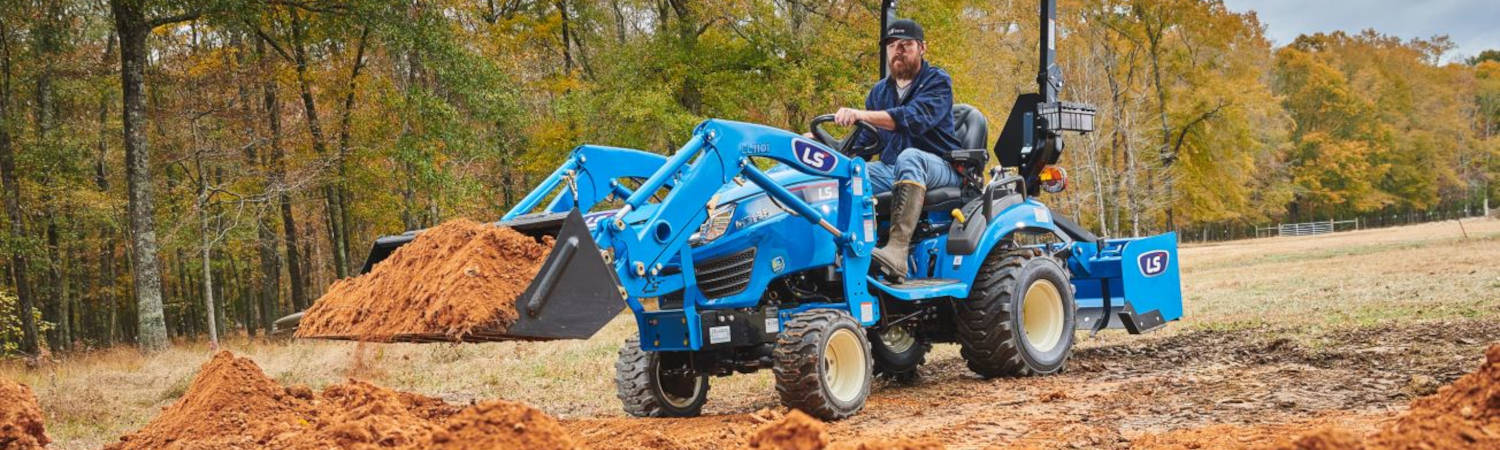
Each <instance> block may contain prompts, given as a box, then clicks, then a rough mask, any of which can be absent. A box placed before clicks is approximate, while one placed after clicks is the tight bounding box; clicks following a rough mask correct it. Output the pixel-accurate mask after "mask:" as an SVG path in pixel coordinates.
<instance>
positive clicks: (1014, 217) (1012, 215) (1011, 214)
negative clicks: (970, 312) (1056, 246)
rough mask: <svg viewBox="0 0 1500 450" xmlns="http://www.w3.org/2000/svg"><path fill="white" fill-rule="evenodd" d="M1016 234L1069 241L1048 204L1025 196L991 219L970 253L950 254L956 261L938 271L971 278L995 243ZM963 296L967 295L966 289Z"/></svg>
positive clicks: (951, 276)
mask: <svg viewBox="0 0 1500 450" xmlns="http://www.w3.org/2000/svg"><path fill="white" fill-rule="evenodd" d="M1016 233H1027V234H1051V235H1053V236H1056V237H1057V238H1058V239H1059V240H1061V241H1062V242H1063V243H1064V245H1063V248H1066V247H1067V244H1068V243H1071V242H1072V238H1069V237H1068V235H1067V234H1066V233H1064V232H1063V231H1062V229H1060V228H1058V226H1057V223H1056V222H1055V221H1054V220H1053V219H1052V210H1051V209H1049V208H1047V205H1044V204H1042V203H1041V202H1038V201H1036V199H1033V198H1027V199H1025V200H1023V201H1022V202H1021V203H1017V204H1015V205H1011V206H1010V207H1009V208H1006V209H1005V210H1003V211H1000V213H999V214H995V217H994V218H993V219H990V221H989V226H988V227H986V228H985V230H984V236H983V237H981V238H980V240H979V245H978V246H977V248H976V250H975V251H974V253H973V254H972V255H968V257H965V256H963V255H953V256H952V257H953V261H954V263H955V264H952V265H951V266H950V265H947V264H944V265H945V266H947V267H942V268H940V269H939V270H940V271H941V272H942V273H943V275H942V276H943V277H944V278H956V279H959V280H973V279H974V277H975V276H977V274H978V273H979V269H980V267H981V266H983V265H984V260H985V258H986V257H988V256H989V254H990V252H991V251H993V250H994V249H995V247H996V246H998V245H1000V244H1001V243H1003V242H1006V241H1007V240H1009V239H1010V238H1011V237H1012V236H1014V235H1015V234H1016ZM964 295H968V290H967V289H965V292H964Z"/></svg>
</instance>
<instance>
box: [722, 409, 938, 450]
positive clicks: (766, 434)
mask: <svg viewBox="0 0 1500 450" xmlns="http://www.w3.org/2000/svg"><path fill="white" fill-rule="evenodd" d="M763 414H765V411H762V412H757V415H763ZM772 415H775V414H772ZM749 444H750V448H753V449H777V450H822V449H830V450H938V449H942V448H944V446H943V444H941V443H938V442H936V441H932V440H924V439H905V438H900V439H863V440H858V441H849V442H832V443H831V444H830V440H829V438H828V424H826V423H823V421H821V420H818V419H816V418H813V417H812V416H809V415H807V414H806V413H803V412H802V411H798V410H795V409H794V410H791V411H789V412H787V413H786V414H785V415H783V416H782V417H781V418H780V419H778V420H775V421H773V422H769V423H766V424H765V425H762V426H761V427H760V428H758V429H756V430H755V434H752V435H751V436H750V441H749Z"/></svg>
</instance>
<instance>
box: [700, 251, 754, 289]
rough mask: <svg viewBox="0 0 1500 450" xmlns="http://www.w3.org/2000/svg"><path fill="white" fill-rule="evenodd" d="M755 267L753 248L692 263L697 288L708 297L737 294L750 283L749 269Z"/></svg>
mask: <svg viewBox="0 0 1500 450" xmlns="http://www.w3.org/2000/svg"><path fill="white" fill-rule="evenodd" d="M754 268H755V249H754V248H749V249H746V250H745V251H742V252H739V253H735V254H733V255H729V256H723V257H719V258H715V259H711V260H707V261H703V262H699V263H696V264H693V270H694V272H696V273H695V274H694V275H695V276H696V277H697V278H698V290H700V291H703V296H704V297H708V298H721V297H728V296H730V295H734V294H738V293H740V292H742V291H744V290H745V286H749V285H750V271H751V270H752V269H754Z"/></svg>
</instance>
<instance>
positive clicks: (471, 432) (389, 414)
mask: <svg viewBox="0 0 1500 450" xmlns="http://www.w3.org/2000/svg"><path fill="white" fill-rule="evenodd" d="M573 447H574V445H573V443H572V441H571V440H570V438H568V436H567V434H566V432H565V431H564V430H563V429H562V426H561V425H559V424H558V423H557V421H556V420H555V419H553V418H552V417H550V416H547V415H546V414H543V413H542V412H540V411H537V410H535V409H532V408H530V407H527V406H525V405H520V404H514V403H508V402H503V401H495V402H490V403H485V404H481V405H478V406H472V407H469V408H462V409H460V408H458V407H455V406H452V405H449V404H447V403H444V402H443V401H442V400H440V399H436V398H432V397H426V396H422V395H417V394H411V393H405V392H397V391H393V390H390V389H386V388H383V387H379V386H375V385H373V384H370V383H366V382H362V381H357V380H350V381H348V382H346V383H342V384H337V385H333V386H329V387H327V388H326V389H324V390H323V392H321V393H316V394H315V393H313V392H312V390H311V389H308V388H307V387H305V386H291V387H287V388H282V387H281V386H278V385H277V384H276V382H275V381H272V380H271V379H270V378H268V377H266V375H265V374H264V373H262V372H261V371H260V368H259V367H257V366H256V365H255V363H254V362H251V361H250V360H249V359H245V358H237V357H235V356H233V355H231V354H230V353H229V352H219V353H218V354H216V355H214V357H213V359H212V360H210V361H209V362H208V363H206V364H204V365H203V368H202V369H201V370H200V372H199V374H198V376H197V378H195V379H194V380H193V383H192V385H191V386H190V387H189V388H188V391H187V393H186V394H184V395H183V397H182V398H181V399H179V400H178V401H177V403H174V404H173V405H172V406H169V407H167V408H166V410H165V411H163V412H162V414H161V416H159V417H157V418H156V420H153V421H152V422H151V423H149V424H147V425H146V426H145V427H144V428H142V429H141V430H140V431H137V432H136V433H134V434H131V435H128V436H125V437H122V438H120V442H118V443H115V444H113V445H110V446H108V447H107V448H110V449H120V450H124V449H147V448H151V449H155V448H227V449H239V448H285V449H327V448H347V449H361V448H399V449H429V448H535V449H562V448H573Z"/></svg>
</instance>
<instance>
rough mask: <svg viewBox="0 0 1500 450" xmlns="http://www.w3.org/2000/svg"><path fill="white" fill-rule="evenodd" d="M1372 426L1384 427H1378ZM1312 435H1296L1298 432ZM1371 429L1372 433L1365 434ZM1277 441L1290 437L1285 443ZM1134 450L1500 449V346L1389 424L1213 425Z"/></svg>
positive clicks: (1144, 442)
mask: <svg viewBox="0 0 1500 450" xmlns="http://www.w3.org/2000/svg"><path fill="white" fill-rule="evenodd" d="M1376 422H1384V423H1383V424H1380V425H1379V426H1378V427H1376V426H1375V423H1376ZM1306 429H1313V430H1314V431H1311V432H1307V433H1303V434H1300V435H1299V434H1297V433H1298V431H1300V430H1306ZM1368 429H1373V430H1374V431H1373V432H1368V433H1367V432H1366V430H1368ZM1281 436H1294V437H1292V438H1286V437H1281ZM1131 444H1132V446H1134V447H1136V448H1155V449H1161V448H1184V449H1186V448H1227V447H1238V448H1246V447H1267V448H1277V449H1299V450H1356V449H1363V450H1376V449H1440V448H1485V449H1491V448H1500V344H1496V345H1492V346H1490V348H1489V350H1488V351H1486V352H1485V362H1484V364H1483V365H1481V366H1480V367H1479V369H1478V370H1476V371H1474V372H1473V373H1470V374H1468V375H1464V376H1463V377H1461V378H1459V379H1458V380H1456V381H1454V382H1453V383H1452V384H1449V385H1446V386H1443V387H1441V388H1439V389H1438V391H1437V393H1435V394H1433V395H1429V396H1426V397H1422V398H1418V399H1416V400H1413V401H1412V403H1411V407H1410V408H1409V409H1408V410H1407V411H1406V412H1405V413H1402V414H1401V415H1399V416H1397V417H1395V418H1394V419H1391V420H1383V419H1381V418H1379V417H1375V416H1367V417H1361V416H1349V417H1330V418H1324V419H1318V420H1313V421H1309V422H1305V423H1293V424H1272V425H1258V426H1235V425H1213V426H1209V427H1204V428H1198V429H1189V430H1175V431H1172V432H1168V433H1162V434H1157V435H1149V436H1143V437H1141V438H1139V439H1136V440H1134V441H1132V442H1131Z"/></svg>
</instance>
